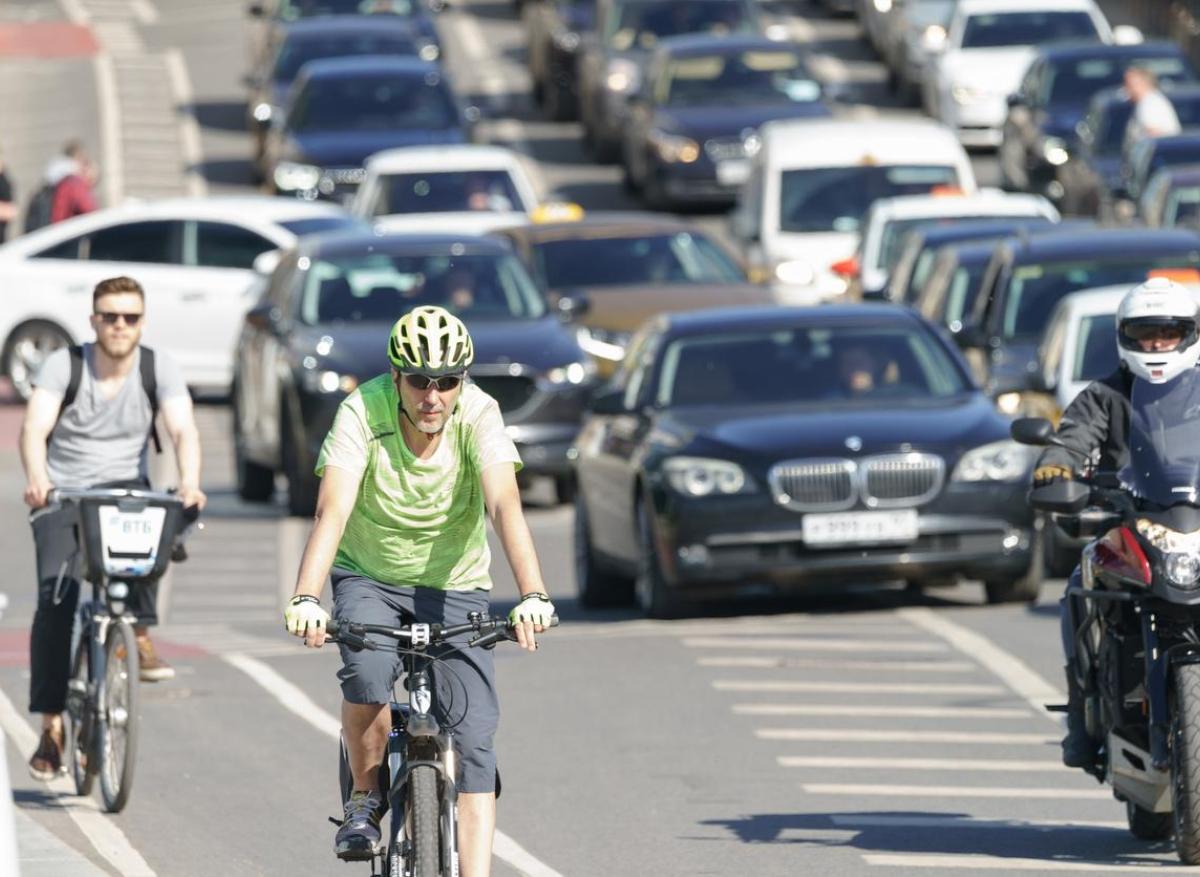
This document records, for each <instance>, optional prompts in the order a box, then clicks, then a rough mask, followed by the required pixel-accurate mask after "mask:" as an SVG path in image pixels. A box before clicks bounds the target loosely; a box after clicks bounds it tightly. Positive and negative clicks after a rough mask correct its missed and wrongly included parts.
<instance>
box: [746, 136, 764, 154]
mask: <svg viewBox="0 0 1200 877" xmlns="http://www.w3.org/2000/svg"><path fill="white" fill-rule="evenodd" d="M761 150H762V136H761V135H760V134H759V133H758V132H757V131H755V132H754V133H753V134H747V135H746V139H745V140H743V141H742V154H743V155H745V156H746V158H754V156H756V155H758V153H759V152H760V151H761Z"/></svg>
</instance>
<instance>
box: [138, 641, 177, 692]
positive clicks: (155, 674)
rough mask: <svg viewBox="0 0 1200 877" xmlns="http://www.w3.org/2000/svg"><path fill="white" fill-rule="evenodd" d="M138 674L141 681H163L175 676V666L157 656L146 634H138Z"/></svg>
mask: <svg viewBox="0 0 1200 877" xmlns="http://www.w3.org/2000/svg"><path fill="white" fill-rule="evenodd" d="M137 645H138V675H139V676H140V678H141V680H142V681H143V682H163V681H164V680H167V679H174V678H175V668H174V667H172V666H171V665H170V664H168V663H167V662H166V661H164V660H163V659H162V658H160V657H159V656H158V652H156V651H155V650H154V643H152V642H151V641H150V637H148V636H139V637H138V638H137Z"/></svg>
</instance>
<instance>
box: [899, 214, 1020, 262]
mask: <svg viewBox="0 0 1200 877" xmlns="http://www.w3.org/2000/svg"><path fill="white" fill-rule="evenodd" d="M1011 218H1013V217H1012V214H1011V213H1009V214H1004V215H1003V216H989V215H988V214H986V213H980V214H977V215H974V216H938V217H928V216H926V217H923V218H921V219H893V220H892V221H891V222H888V223H886V224H885V225H884V227H883V232H882V234H881V235H880V239H879V254H878V257H877V258H878V261H877V262H876V263H875V267H876V268H886V269H888V270H889V271H890V270H891V269H892V268H895V267H896V263H897V262H898V261H899V260H900V256H901V255H902V254H903V252H904V244H905V241H906V239H907V235H908V233H909V232H910V231H915V230H918V229H923V228H939V227H945V226H951V225H958V224H959V223H963V222H970V221H972V220H988V219H1011ZM1037 218H1038V217H1037V216H1033V215H1031V216H1030V217H1029V219H1037Z"/></svg>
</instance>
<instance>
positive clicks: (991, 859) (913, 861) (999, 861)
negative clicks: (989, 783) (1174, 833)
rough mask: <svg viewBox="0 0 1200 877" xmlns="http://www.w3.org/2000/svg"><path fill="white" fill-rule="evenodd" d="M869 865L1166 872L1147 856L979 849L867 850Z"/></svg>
mask: <svg viewBox="0 0 1200 877" xmlns="http://www.w3.org/2000/svg"><path fill="white" fill-rule="evenodd" d="M863 861H865V862H866V863H867V864H868V865H880V866H886V867H891V868H955V869H960V868H961V869H964V870H970V869H976V870H987V871H1086V872H1087V873H1089V874H1110V873H1111V874H1139V873H1145V872H1147V871H1155V872H1158V873H1163V871H1164V868H1163V863H1162V862H1159V861H1154V860H1148V861H1147V862H1146V864H1144V865H1114V864H1112V863H1111V862H1079V861H1063V860H1061V859H1017V858H1010V857H1008V856H988V855H983V854H980V853H961V854H957V855H956V854H945V853H939V854H932V855H921V854H909V853H867V854H865V855H864V856H863ZM1166 870H1169V871H1170V873H1171V874H1200V868H1181V867H1171V868H1169V869H1166Z"/></svg>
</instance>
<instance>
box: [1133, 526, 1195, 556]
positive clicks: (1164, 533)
mask: <svg viewBox="0 0 1200 877" xmlns="http://www.w3.org/2000/svg"><path fill="white" fill-rule="evenodd" d="M1134 526H1135V527H1136V528H1137V531H1138V532H1139V533H1141V534H1142V536H1144V537H1145V538H1146V541H1147V542H1149V543H1150V544H1151V545H1153V546H1154V547H1155V548H1157V549H1158V550H1159V551H1161V552H1163V553H1164V554H1171V553H1173V552H1182V553H1185V554H1200V530H1197V531H1196V532H1194V533H1180V532H1179V531H1178V530H1172V529H1171V528H1170V527H1164V526H1163V525H1162V524H1156V523H1155V522H1154V521H1151V520H1149V519H1148V518H1138V520H1137V523H1136V524H1135V525H1134Z"/></svg>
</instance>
